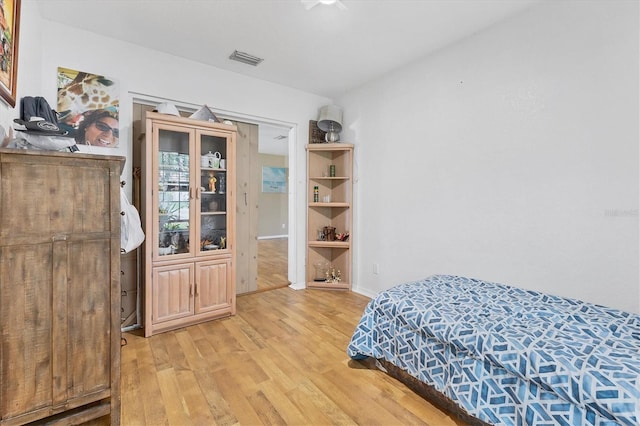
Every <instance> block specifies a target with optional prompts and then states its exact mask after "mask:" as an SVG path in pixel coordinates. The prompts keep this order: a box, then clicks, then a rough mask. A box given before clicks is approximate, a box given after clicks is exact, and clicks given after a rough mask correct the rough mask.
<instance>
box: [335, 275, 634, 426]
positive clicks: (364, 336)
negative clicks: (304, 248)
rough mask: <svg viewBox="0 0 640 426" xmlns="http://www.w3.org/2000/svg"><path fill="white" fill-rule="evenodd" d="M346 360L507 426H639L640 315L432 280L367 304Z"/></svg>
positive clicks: (487, 285) (481, 284) (503, 288)
mask: <svg viewBox="0 0 640 426" xmlns="http://www.w3.org/2000/svg"><path fill="white" fill-rule="evenodd" d="M347 352H348V354H349V356H351V357H352V358H354V359H362V358H364V357H373V358H376V359H382V360H385V361H388V362H390V363H391V364H393V365H395V366H397V367H398V368H400V369H402V370H404V371H406V372H407V373H408V374H410V375H411V376H413V377H415V378H416V379H418V380H420V381H422V382H424V383H427V384H429V385H431V386H433V387H434V388H435V389H436V390H438V391H439V392H441V393H442V394H443V395H444V396H446V397H447V398H449V399H451V400H452V401H454V402H455V403H456V404H457V405H458V406H459V407H460V408H461V409H462V410H464V411H465V412H467V413H468V414H470V415H472V416H474V417H476V418H478V419H480V420H482V421H484V422H487V423H490V424H504V425H629V426H631V425H634V426H635V425H639V424H640V316H639V315H636V314H632V313H628V312H624V311H620V310H616V309H612V308H607V307H603V306H599V305H595V304H591V303H586V302H582V301H579V300H574V299H569V298H563V297H558V296H552V295H549V294H544V293H540V292H536V291H531V290H524V289H520V288H516V287H511V286H507V285H504V284H498V283H491V282H486V281H482V280H477V279H472V278H466V277H458V276H449V275H434V276H431V277H428V278H426V279H424V280H420V281H415V282H410V283H405V284H401V285H399V286H396V287H393V288H391V289H389V290H386V291H383V292H381V293H380V294H379V295H378V296H377V297H375V298H374V299H372V300H371V302H370V303H369V304H368V306H367V307H366V309H365V311H364V314H363V316H362V318H361V320H360V322H359V324H358V326H357V327H356V329H355V331H354V333H353V336H352V339H351V342H350V343H349V346H348V349H347Z"/></svg>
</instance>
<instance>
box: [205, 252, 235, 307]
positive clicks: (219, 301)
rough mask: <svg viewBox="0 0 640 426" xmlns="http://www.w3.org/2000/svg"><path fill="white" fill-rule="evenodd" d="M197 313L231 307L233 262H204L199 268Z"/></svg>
mask: <svg viewBox="0 0 640 426" xmlns="http://www.w3.org/2000/svg"><path fill="white" fill-rule="evenodd" d="M197 271H198V280H197V293H196V313H201V312H209V311H215V310H217V309H226V308H228V307H229V306H230V305H231V298H232V297H234V295H233V294H231V291H232V287H231V262H230V261H221V262H202V263H199V264H198V266H197Z"/></svg>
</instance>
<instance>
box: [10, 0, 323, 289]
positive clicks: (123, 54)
mask: <svg viewBox="0 0 640 426" xmlns="http://www.w3.org/2000/svg"><path fill="white" fill-rule="evenodd" d="M21 26H22V27H21V34H20V37H21V38H20V55H19V76H18V99H19V98H20V97H22V96H27V95H31V96H44V97H45V98H46V99H47V100H48V101H49V104H50V105H51V106H52V107H54V108H55V105H56V90H57V87H56V85H57V81H56V74H57V68H58V67H59V66H62V67H67V68H71V69H76V70H80V71H88V72H92V73H96V74H102V75H105V76H108V77H110V78H113V79H114V80H116V81H117V82H118V83H119V84H120V131H121V138H120V147H119V148H118V149H107V148H96V147H87V146H81V149H82V150H84V151H89V150H92V152H96V153H101V154H109V155H125V156H127V157H129V158H130V156H131V146H132V145H131V141H130V139H131V121H132V120H131V105H132V101H133V98H134V97H135V96H137V95H135V94H144V95H149V96H153V97H158V98H165V99H169V100H173V101H176V102H182V103H188V104H193V105H196V106H197V105H202V104H207V105H209V106H210V107H211V108H212V109H213V110H214V111H216V112H221V114H222V116H238V115H239V116H241V117H248V118H251V119H255V120H258V121H267V122H273V123H277V124H282V125H285V126H288V127H293V128H294V130H293V134H292V135H290V136H292V138H290V139H292V140H293V141H297V142H295V147H294V148H295V149H294V150H293V151H292V152H290V159H291V160H290V161H291V164H290V165H289V171H290V181H289V185H288V187H289V188H291V190H292V191H294V192H298V193H299V194H304V191H305V188H306V185H305V183H304V182H305V175H306V170H305V165H306V161H305V158H306V157H305V155H306V152H305V149H304V144H306V143H307V138H308V136H307V135H308V122H309V120H310V119H313V118H314V117H316V116H317V112H318V108H319V107H320V106H322V105H325V104H327V103H329V102H330V101H329V100H328V99H327V98H323V97H319V96H316V95H313V94H309V93H305V92H301V91H298V90H294V89H290V88H287V87H284V86H280V85H276V84H272V83H268V82H264V81H261V80H257V79H253V78H247V77H244V76H241V75H239V74H235V73H230V72H226V71H223V70H221V69H218V68H214V67H210V66H205V65H203V64H199V63H196V62H192V61H187V60H185V59H182V58H179V57H175V56H172V55H166V54H163V53H160V52H157V51H152V50H149V49H144V48H141V47H139V46H136V45H133V44H129V43H123V42H120V41H118V40H115V39H111V38H105V37H102V36H98V35H96V34H93V33H90V32H85V31H80V30H76V29H74V28H71V27H68V26H65V25H61V24H58V23H54V22H50V21H46V20H43V19H41V17H40V15H39V11H38V7H37V2H35V1H24V2H23V3H22V20H21ZM18 115H19V112H18V111H17V110H15V111H14V110H11V109H7V108H2V107H0V124H2V125H3V126H5V127H7V126H8V125H10V124H11V120H12V119H13V118H14V117H17V116H18ZM130 173H131V165H130V161H128V162H127V164H126V166H125V172H124V174H123V176H125V177H126V176H130ZM128 191H130V189H128ZM129 195H130V194H129ZM305 201H306V199H305V198H304V196H300V197H297V198H296V203H295V204H294V205H291V207H290V209H291V210H292V211H296V212H302V213H298V214H296V215H295V217H294V216H293V215H292V222H291V223H290V226H291V227H292V232H294V231H295V230H297V232H296V233H295V241H296V244H297V245H298V247H299V250H296V252H295V253H293V254H294V255H293V256H291V255H290V257H289V258H290V259H291V262H290V267H289V279H290V280H291V281H292V282H293V283H294V284H296V283H300V284H302V285H303V283H304V279H305V276H304V253H305V250H304V246H305V229H306V226H305V216H304V211H305Z"/></svg>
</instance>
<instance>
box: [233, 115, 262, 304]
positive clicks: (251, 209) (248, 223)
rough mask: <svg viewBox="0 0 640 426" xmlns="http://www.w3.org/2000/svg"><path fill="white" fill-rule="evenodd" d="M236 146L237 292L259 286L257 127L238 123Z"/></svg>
mask: <svg viewBox="0 0 640 426" xmlns="http://www.w3.org/2000/svg"><path fill="white" fill-rule="evenodd" d="M235 124H236V126H237V127H238V134H237V147H236V150H237V151H236V152H237V154H236V159H237V160H236V165H237V168H236V170H237V175H236V189H237V190H236V194H237V196H236V244H237V245H236V292H237V293H238V294H241V293H246V292H249V291H255V290H257V289H258V195H259V194H258V191H260V170H259V166H258V126H257V125H255V124H248V123H239V122H238V123H235Z"/></svg>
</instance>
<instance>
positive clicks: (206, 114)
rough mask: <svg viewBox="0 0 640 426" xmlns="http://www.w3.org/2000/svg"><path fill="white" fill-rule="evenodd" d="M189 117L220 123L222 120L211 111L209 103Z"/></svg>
mask: <svg viewBox="0 0 640 426" xmlns="http://www.w3.org/2000/svg"><path fill="white" fill-rule="evenodd" d="M189 118H193V119H196V120H203V121H210V122H212V123H219V122H220V120H219V119H218V117H216V115H215V114H214V113H213V111H211V108H209V107H208V106H207V105H202V106H201V107H200V109H199V110H197V111H196V112H194V113H193V114H191V115H190V116H189Z"/></svg>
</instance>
